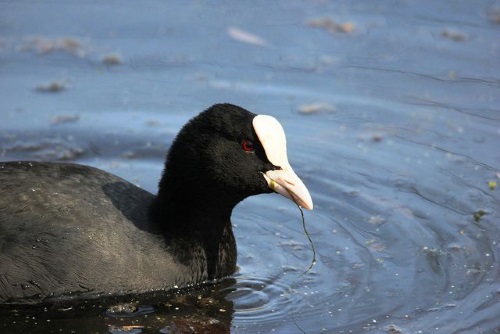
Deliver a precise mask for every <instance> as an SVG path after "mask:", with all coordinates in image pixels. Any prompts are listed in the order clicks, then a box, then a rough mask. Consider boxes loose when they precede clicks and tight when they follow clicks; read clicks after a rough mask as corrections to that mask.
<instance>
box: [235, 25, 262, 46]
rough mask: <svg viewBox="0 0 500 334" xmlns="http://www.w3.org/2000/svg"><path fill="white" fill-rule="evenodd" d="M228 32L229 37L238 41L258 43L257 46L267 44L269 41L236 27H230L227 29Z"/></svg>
mask: <svg viewBox="0 0 500 334" xmlns="http://www.w3.org/2000/svg"><path fill="white" fill-rule="evenodd" d="M227 34H228V35H229V37H231V38H232V39H234V40H235V41H238V42H242V43H247V44H252V45H257V46H266V45H267V42H266V41H265V40H264V39H263V38H261V37H259V36H257V35H254V34H251V33H249V32H246V31H243V30H240V29H238V28H235V27H229V28H228V29H227Z"/></svg>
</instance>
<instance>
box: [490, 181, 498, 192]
mask: <svg viewBox="0 0 500 334" xmlns="http://www.w3.org/2000/svg"><path fill="white" fill-rule="evenodd" d="M488 188H490V190H495V189H496V188H497V181H489V182H488Z"/></svg>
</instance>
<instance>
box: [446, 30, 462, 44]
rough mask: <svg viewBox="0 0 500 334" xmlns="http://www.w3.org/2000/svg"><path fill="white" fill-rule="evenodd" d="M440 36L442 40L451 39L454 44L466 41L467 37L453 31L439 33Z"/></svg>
mask: <svg viewBox="0 0 500 334" xmlns="http://www.w3.org/2000/svg"><path fill="white" fill-rule="evenodd" d="M441 36H443V37H444V38H448V39H451V40H452V41H454V42H463V41H465V40H466V39H467V36H466V35H465V34H463V33H461V32H459V31H453V30H448V29H445V30H443V31H442V32H441Z"/></svg>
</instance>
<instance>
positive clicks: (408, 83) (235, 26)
mask: <svg viewBox="0 0 500 334" xmlns="http://www.w3.org/2000/svg"><path fill="white" fill-rule="evenodd" d="M499 17H500V3H499V2H498V1H486V0H481V1H474V2H471V1H453V2H436V1H404V2H401V1H384V2H373V1H356V2H352V1H300V2H299V1H295V2H290V1H284V0H283V1H274V2H266V1H253V2H251V3H250V2H231V1H220V2H216V3H215V2H199V1H170V2H162V1H141V2H131V1H130V2H124V1H109V2H106V3H102V2H97V1H89V2H86V3H82V2H70V3H68V2H66V1H57V0H55V1H50V2H45V3H39V2H31V1H2V2H0V92H1V93H0V94H1V98H0V116H1V118H0V159H1V160H14V159H36V160H50V161H63V160H64V161H75V162H78V163H84V164H90V165H93V166H97V167H99V168H102V169H105V170H107V171H110V172H112V173H115V174H117V175H120V176H122V177H124V178H126V179H128V180H130V181H132V182H134V183H137V184H139V185H140V186H142V187H144V188H145V189H147V190H149V191H152V192H155V191H156V184H157V181H158V178H159V176H160V173H161V169H162V164H163V159H164V155H165V153H166V150H167V149H168V146H169V144H170V143H171V141H172V139H173V138H174V136H175V134H176V133H177V132H178V130H179V129H180V127H181V126H182V125H183V124H184V123H185V122H186V121H187V120H188V119H189V118H191V117H192V116H194V115H195V114H197V113H198V112H200V111H201V110H203V109H205V108H207V107H208V106H210V105H211V104H214V103H217V102H231V103H235V104H238V105H241V106H243V107H245V108H247V109H249V110H251V111H253V112H256V113H262V114H271V115H273V116H275V117H276V118H278V119H279V120H280V122H281V123H282V124H283V126H284V128H285V131H286V133H287V136H288V138H287V139H288V149H289V159H290V161H291V164H292V165H293V166H294V169H295V171H296V172H297V174H298V175H299V176H300V177H301V178H302V179H303V180H304V183H305V184H306V185H307V187H308V188H309V190H310V191H311V195H312V197H313V199H314V204H315V209H314V211H312V212H305V213H304V214H305V223H306V227H307V230H308V232H309V234H310V236H311V238H312V240H313V242H314V246H315V249H316V260H317V263H316V265H315V266H314V267H313V268H312V269H311V270H310V271H307V268H308V267H309V266H310V264H311V261H312V258H313V255H314V254H313V252H312V248H311V246H310V244H309V242H308V239H307V236H306V234H305V232H304V231H303V228H302V221H301V216H300V212H299V211H298V210H297V208H296V207H294V206H293V205H292V203H290V202H289V201H287V200H286V199H283V198H281V197H280V196H277V195H261V196H257V197H254V198H250V199H248V200H246V201H244V202H243V203H241V204H240V205H239V206H238V207H237V208H236V209H235V211H234V212H233V218H232V220H233V224H234V231H235V235H236V238H237V243H238V253H239V257H238V265H239V272H238V273H236V274H235V276H234V277H233V280H229V281H226V282H223V284H222V285H221V286H215V287H213V289H209V290H208V291H204V292H203V293H202V292H196V291H195V292H193V294H192V295H189V296H191V297H190V298H191V299H190V298H188V297H185V296H179V297H178V298H179V300H177V301H175V302H172V305H174V306H166V307H159V306H155V307H154V308H153V309H151V308H148V309H147V310H148V311H147V312H143V313H144V314H143V313H141V312H138V313H137V314H135V315H134V316H127V317H121V316H120V315H118V316H116V315H115V316H113V315H110V314H109V312H106V310H105V309H100V308H99V307H97V306H96V307H94V308H91V310H86V311H83V312H79V313H72V312H73V311H75V310H70V311H59V312H56V314H55V315H54V314H52V313H51V314H50V315H44V314H43V313H42V314H36V315H33V316H26V315H24V314H22V313H21V314H19V313H15V314H14V315H3V316H0V328H1V329H2V331H5V332H16V331H17V332H20V331H23V332H35V331H38V332H48V331H59V330H62V331H63V332H69V331H72V330H73V331H75V332H84V333H86V332H91V331H93V332H100V333H106V332H111V333H117V332H118V331H120V330H121V331H123V330H128V332H129V333H158V332H162V333H175V332H176V330H177V332H185V331H187V329H188V328H195V332H200V333H201V332H204V331H208V332H233V333H269V332H272V331H273V332H277V333H301V331H303V332H306V333H320V332H325V333H495V332H498V331H499V330H500V318H499V317H498V315H499V314H500V303H499V302H500V275H499V274H500V271H499V270H500V267H499V260H498V259H499V256H500V246H499V241H500V188H499V187H497V186H495V185H496V184H498V183H499V182H500V150H499V149H498V143H499V140H500V110H499V107H500V101H499V99H500V62H499V61H498V59H500V43H499V39H498V36H499V31H500V24H499V21H500V20H499ZM340 30H347V31H346V32H342V31H340ZM235 31H236V33H235ZM0 187H1V186H0ZM169 305H170V304H169ZM207 305H211V306H207ZM214 305H215V306H214ZM132 325H133V326H136V327H123V326H132Z"/></svg>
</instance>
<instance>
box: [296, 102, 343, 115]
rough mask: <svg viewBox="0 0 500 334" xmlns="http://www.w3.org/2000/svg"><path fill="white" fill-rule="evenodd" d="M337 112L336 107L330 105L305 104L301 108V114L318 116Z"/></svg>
mask: <svg viewBox="0 0 500 334" xmlns="http://www.w3.org/2000/svg"><path fill="white" fill-rule="evenodd" d="M334 111H336V109H335V107H334V106H332V105H330V104H328V103H312V104H304V105H301V106H300V107H299V113H301V114H317V113H326V112H334Z"/></svg>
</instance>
